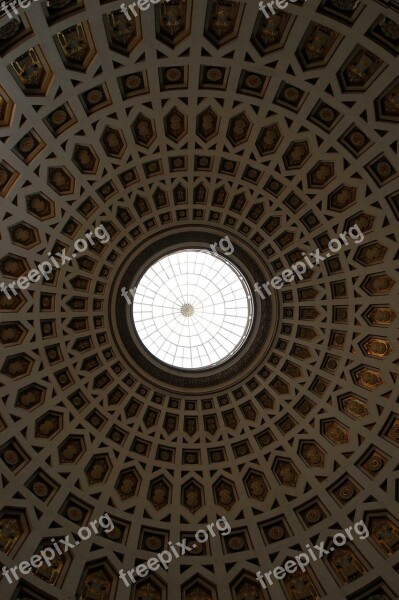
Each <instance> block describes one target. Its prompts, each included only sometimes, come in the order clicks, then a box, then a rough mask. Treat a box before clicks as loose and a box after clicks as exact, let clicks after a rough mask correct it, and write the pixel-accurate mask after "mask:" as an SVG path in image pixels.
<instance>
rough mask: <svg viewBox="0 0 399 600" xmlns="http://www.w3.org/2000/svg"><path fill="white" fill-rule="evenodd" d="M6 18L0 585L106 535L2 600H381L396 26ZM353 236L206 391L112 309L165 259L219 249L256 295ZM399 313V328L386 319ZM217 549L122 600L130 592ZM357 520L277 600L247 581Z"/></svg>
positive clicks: (0, 130)
mask: <svg viewBox="0 0 399 600" xmlns="http://www.w3.org/2000/svg"><path fill="white" fill-rule="evenodd" d="M47 5H48V6H45V3H42V2H36V3H35V2H34V3H32V4H31V5H30V6H29V7H28V8H27V9H22V8H20V9H19V10H20V17H19V18H16V19H14V20H12V21H9V20H8V19H7V18H3V19H2V20H1V21H0V55H1V61H0V215H1V218H2V228H1V239H0V273H1V275H0V280H1V281H4V282H5V283H6V284H7V283H9V282H11V281H12V280H15V279H16V278H18V277H19V276H21V275H24V274H26V273H27V272H28V271H29V270H30V269H32V268H34V267H35V266H36V265H37V264H38V263H40V262H42V261H44V260H46V257H47V253H48V252H53V253H55V252H59V251H61V250H62V249H63V248H66V249H68V250H69V249H70V248H71V247H72V245H73V243H74V241H75V240H77V239H78V238H80V237H82V236H83V235H84V233H85V232H87V231H92V230H93V229H94V228H95V227H96V226H98V225H99V224H100V223H103V224H104V225H105V226H106V228H107V230H108V232H109V233H110V235H111V241H110V243H109V244H104V245H102V244H96V245H95V246H93V247H90V248H89V250H88V251H87V252H86V253H84V254H82V255H81V256H80V257H79V258H77V259H76V260H75V261H73V262H70V263H68V264H66V265H64V266H63V267H62V269H60V270H59V271H54V273H53V275H52V276H51V278H50V280H49V281H48V282H41V283H35V284H32V285H31V286H30V287H29V289H27V290H25V291H20V292H19V293H18V295H17V296H16V297H15V298H12V299H11V300H8V299H7V298H6V296H5V295H4V294H1V293H0V314H1V324H0V344H1V357H2V358H1V364H0V371H1V387H0V407H1V420H0V459H1V460H0V473H1V484H2V492H1V496H2V506H3V508H2V511H1V513H0V526H1V527H0V549H1V550H2V554H1V562H2V564H4V565H7V566H8V567H11V566H13V565H14V564H15V563H19V562H20V561H21V560H26V559H28V558H29V556H31V555H32V554H34V553H36V552H37V550H38V549H40V548H42V547H44V546H46V545H48V541H49V540H50V538H52V537H54V536H55V537H57V536H60V537H62V536H64V535H66V534H68V533H70V532H73V531H77V529H78V527H79V526H80V525H84V524H87V522H88V521H90V520H91V519H93V518H98V516H100V515H101V514H102V513H104V512H108V513H109V514H110V516H112V519H113V520H114V522H115V524H116V525H117V527H116V528H115V530H114V531H113V532H112V533H111V534H108V535H107V534H105V533H103V534H102V535H99V536H96V537H95V538H92V539H91V540H90V542H87V543H86V544H83V543H82V544H81V546H80V547H79V548H77V549H74V550H73V551H70V552H69V553H68V554H67V555H65V556H64V557H62V558H61V560H60V561H59V563H58V564H57V566H56V567H54V569H48V570H40V569H37V570H36V571H37V572H36V574H34V575H29V576H26V577H23V578H21V580H20V581H19V582H18V584H15V585H14V586H11V585H10V584H9V583H7V581H5V579H4V577H3V578H2V580H1V581H0V594H1V597H2V598H4V599H5V600H8V599H12V600H52V599H56V598H57V599H60V600H61V599H62V600H72V599H75V598H76V599H79V600H80V599H81V600H83V599H96V600H97V599H98V600H116V599H117V600H128V599H130V600H144V599H145V600H166V599H167V600H228V599H230V598H231V599H233V600H244V599H245V600H254V599H255V598H256V599H259V600H260V599H262V600H266V599H269V600H283V599H288V600H299V599H305V598H306V599H308V600H311V599H312V600H313V599H317V598H330V599H334V600H337V599H339V600H340V599H341V598H342V599H346V598H347V599H350V600H366V599H369V600H371V599H377V598H378V599H381V600H394V599H395V598H397V592H395V590H397V589H398V583H399V578H398V570H399V560H398V557H397V554H395V551H396V550H397V549H398V547H399V521H398V517H399V515H398V510H397V502H398V495H399V483H398V474H397V473H398V472H397V462H398V461H397V456H398V446H399V434H398V431H399V409H398V405H397V377H398V353H397V345H396V341H395V337H396V336H395V331H396V324H397V312H398V309H397V288H396V283H395V282H396V277H397V252H398V249H397V236H398V219H399V191H398V181H399V180H398V178H397V176H398V158H397V156H398V152H397V144H398V121H399V80H398V44H399V25H398V23H399V13H398V12H397V11H395V10H394V6H395V2H388V1H386V2H377V1H374V0H367V1H361V2H359V1H358V0H356V1H355V0H308V1H307V2H300V1H298V2H296V3H295V4H290V5H289V7H288V8H287V9H286V10H283V11H281V13H279V15H278V16H276V17H274V18H272V19H270V20H266V19H265V18H264V17H263V16H262V15H261V13H260V12H259V10H258V3H257V2H255V1H253V0H251V1H250V2H233V1H230V0H208V1H205V0H170V2H169V3H164V2H161V3H160V4H158V5H154V6H151V7H150V10H148V11H146V12H142V13H141V14H140V16H139V17H138V18H136V19H133V20H131V21H127V20H126V18H125V17H124V16H123V15H122V14H121V13H119V12H118V8H119V4H118V2H107V1H103V2H98V1H97V0H86V2H83V0H63V1H59V0H48V2H47ZM355 224H357V225H358V226H359V228H360V229H361V230H362V231H363V233H364V235H365V240H364V242H363V244H361V245H356V244H354V243H352V244H350V245H348V246H346V247H344V248H343V249H342V251H341V252H340V253H337V254H336V255H334V256H332V257H331V258H330V259H328V260H326V261H325V262H324V263H323V264H322V265H320V268H318V269H314V270H312V271H308V273H307V274H306V276H305V277H304V279H303V281H295V282H293V283H290V284H287V285H285V286H284V288H283V289H281V290H280V291H275V292H274V293H273V295H272V297H271V298H270V299H269V300H267V301H265V302H262V300H261V299H260V297H257V299H256V303H257V307H256V310H257V320H256V326H255V330H254V332H253V336H252V338H251V340H250V342H249V345H247V346H246V347H245V348H244V349H243V351H242V352H241V353H240V354H239V355H237V358H236V362H234V363H232V364H231V365H230V366H228V365H227V366H225V367H224V368H223V367H221V368H219V369H216V371H212V370H211V371H209V372H208V373H206V374H205V375H203V376H201V377H199V376H198V377H197V376H193V377H191V378H187V377H183V376H182V374H181V373H179V372H178V371H173V369H172V370H165V369H164V368H163V367H160V366H159V365H158V364H155V362H154V361H153V360H152V359H151V357H148V356H146V355H145V352H144V351H143V349H142V348H140V346H139V344H138V342H137V339H135V337H134V331H133V330H132V328H131V324H129V323H130V314H129V307H128V305H126V303H125V302H124V300H123V298H121V296H120V288H121V286H122V285H123V284H124V283H125V284H127V285H129V284H132V285H133V284H135V282H136V280H137V277H138V274H139V273H140V271H141V269H142V268H143V266H144V265H147V264H150V263H151V261H152V260H154V259H155V258H156V257H157V256H158V255H159V254H160V253H161V254H162V253H165V252H168V251H169V250H172V249H176V248H181V247H187V246H190V245H191V246H193V245H197V246H198V245H200V246H202V247H207V246H208V245H209V244H210V243H212V241H214V242H216V241H218V239H220V238H221V237H223V236H226V235H228V236H229V238H230V240H231V241H232V242H233V243H234V246H235V249H236V251H235V254H234V257H235V260H236V261H237V263H238V264H239V265H240V267H241V268H242V269H243V271H244V272H245V274H246V276H247V278H248V280H249V281H253V282H254V281H256V280H258V281H261V282H262V281H266V280H268V279H270V278H271V277H273V276H274V275H276V274H278V273H280V272H281V271H282V270H283V269H286V268H288V267H289V266H290V265H291V264H292V263H294V262H295V261H297V260H300V259H301V258H302V252H311V251H314V250H315V249H316V248H319V249H320V251H321V252H325V251H326V248H327V244H328V241H329V240H330V239H331V238H334V237H338V236H339V234H340V233H342V232H344V231H346V230H348V228H349V227H351V226H353V225H355ZM395 305H396V306H395ZM222 515H224V516H226V518H227V519H228V520H229V522H230V524H231V525H232V527H233V531H232V533H231V535H230V536H228V537H225V538H223V539H222V538H220V537H217V538H215V539H212V540H210V542H209V543H206V544H204V545H203V546H201V547H199V548H197V549H196V551H195V554H194V552H193V553H192V554H191V555H190V556H187V557H182V558H181V559H179V560H176V561H174V562H173V563H172V564H171V565H170V568H169V571H168V572H164V571H158V573H157V574H156V575H155V574H154V575H153V576H151V577H149V578H147V579H145V580H143V581H142V582H141V583H139V584H138V585H137V586H135V587H134V586H133V588H132V589H131V590H130V589H128V588H126V587H125V586H124V584H123V583H122V582H121V581H120V580H119V579H118V575H117V573H118V571H119V570H120V569H121V568H122V567H123V568H124V569H125V570H126V569H130V568H132V567H133V566H134V564H135V562H136V563H137V564H138V563H140V562H143V561H145V560H147V559H148V558H149V557H150V556H152V555H153V554H154V553H156V552H160V551H161V550H162V549H163V548H166V547H167V544H168V541H169V540H172V541H175V542H176V541H180V540H181V539H183V538H188V539H189V540H192V539H193V535H194V533H195V531H196V530H197V529H198V528H199V527H201V525H202V526H203V524H206V523H211V522H213V521H215V520H216V519H217V518H218V517H220V516H222ZM361 519H364V520H365V522H366V523H367V525H368V527H369V530H370V537H369V538H368V539H367V540H364V541H356V542H355V541H354V542H353V543H349V544H347V545H346V546H345V547H344V548H343V549H342V550H341V551H340V552H339V553H338V552H337V553H336V554H335V555H332V556H333V558H328V559H327V558H325V559H323V560H320V561H319V562H318V563H317V564H315V565H314V566H313V567H309V568H308V569H307V570H306V572H305V573H302V572H299V574H298V573H296V574H294V575H290V576H287V577H286V578H285V579H284V580H283V581H281V582H276V583H275V585H274V586H273V587H272V588H270V590H268V591H264V590H262V589H261V587H260V586H259V584H258V583H257V581H256V580H255V575H254V574H255V573H256V571H258V570H259V569H261V570H262V572H263V571H269V570H270V568H273V567H275V566H278V565H281V564H283V563H284V561H285V560H286V559H287V558H289V557H292V556H294V555H295V554H297V553H298V552H299V551H300V548H301V547H303V546H305V544H306V543H310V542H311V543H318V541H323V540H326V541H328V540H330V539H331V537H332V536H333V535H334V533H336V532H337V531H341V530H342V529H344V528H345V527H347V526H349V525H351V524H353V523H355V522H356V521H359V520H361Z"/></svg>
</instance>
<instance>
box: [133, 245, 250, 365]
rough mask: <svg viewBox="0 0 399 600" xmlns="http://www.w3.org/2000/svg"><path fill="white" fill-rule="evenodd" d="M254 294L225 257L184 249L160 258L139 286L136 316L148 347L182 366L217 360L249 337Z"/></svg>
mask: <svg viewBox="0 0 399 600" xmlns="http://www.w3.org/2000/svg"><path fill="white" fill-rule="evenodd" d="M252 318H253V303H252V296H251V294H250V291H249V287H248V285H246V284H245V281H244V278H243V276H242V275H241V276H240V274H239V272H237V270H236V269H235V268H234V267H233V265H232V264H231V263H230V262H228V261H227V259H224V258H219V257H217V256H214V255H213V254H212V253H211V252H208V251H201V250H185V251H180V252H175V253H173V254H170V255H168V256H165V257H164V258H162V259H161V260H159V261H157V262H156V263H155V264H154V265H152V267H150V268H149V269H148V271H146V273H145V274H144V275H143V277H142V278H141V280H140V283H139V285H138V286H137V290H136V294H135V297H134V303H133V319H134V323H135V326H136V329H137V332H138V334H139V337H140V339H141V340H142V342H143V343H144V345H145V346H146V348H148V350H149V351H150V352H151V353H152V354H153V355H154V356H156V357H157V358H158V359H159V360H162V361H164V362H166V363H168V364H169V365H173V366H175V367H180V368H184V369H198V368H203V367H208V366H214V365H217V364H218V363H220V362H221V361H224V360H227V359H228V358H229V357H230V356H231V355H232V354H233V353H235V352H236V351H237V350H238V349H239V348H240V347H241V345H242V343H243V342H244V341H245V339H246V337H247V335H248V332H249V329H250V325H251V322H252Z"/></svg>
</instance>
